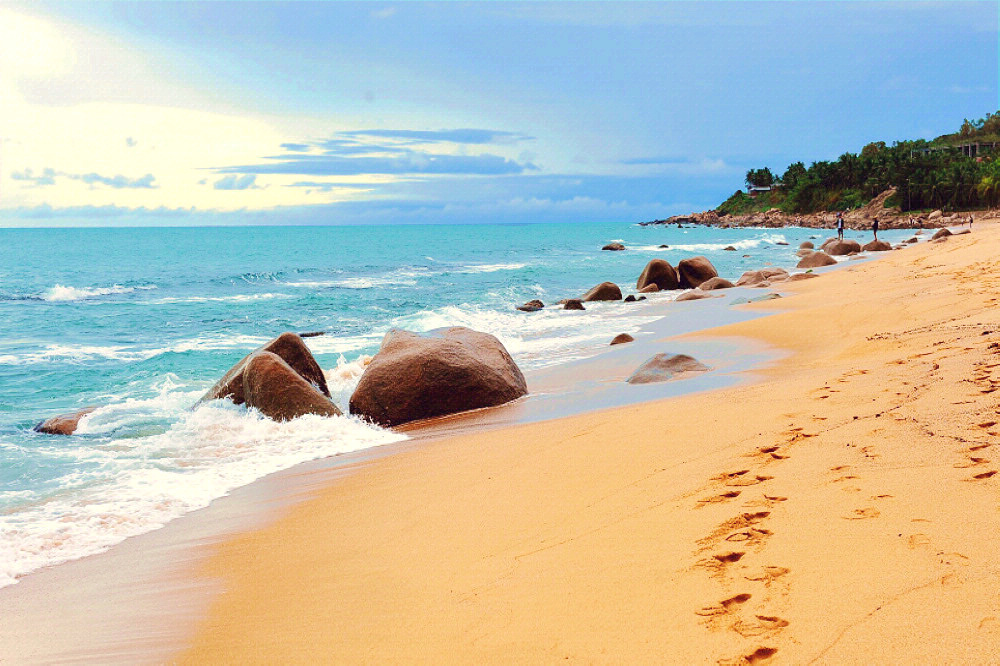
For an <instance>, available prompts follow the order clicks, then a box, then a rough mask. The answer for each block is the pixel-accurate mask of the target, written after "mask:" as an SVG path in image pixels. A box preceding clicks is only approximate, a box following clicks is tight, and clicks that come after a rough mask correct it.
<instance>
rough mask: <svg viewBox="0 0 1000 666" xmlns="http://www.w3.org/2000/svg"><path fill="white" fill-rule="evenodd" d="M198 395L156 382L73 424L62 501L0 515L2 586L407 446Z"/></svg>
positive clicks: (370, 430) (362, 430) (63, 447)
mask: <svg viewBox="0 0 1000 666" xmlns="http://www.w3.org/2000/svg"><path fill="white" fill-rule="evenodd" d="M335 374H336V373H335ZM340 374H341V375H343V376H344V377H345V378H347V377H349V376H351V374H352V371H349V370H342V371H341V373H340ZM202 390H203V389H202V388H199V389H198V390H194V391H188V390H186V389H185V388H183V387H178V386H176V385H175V384H173V383H172V382H169V381H167V382H164V384H163V386H162V391H161V392H160V394H159V395H157V396H155V397H152V398H149V399H144V400H140V399H131V400H126V401H124V402H122V403H119V404H114V405H109V406H106V407H101V408H99V409H98V410H96V411H95V412H93V413H92V414H90V415H89V416H87V417H85V418H84V419H83V420H81V423H80V428H79V430H78V434H80V435H83V436H84V438H85V439H84V441H85V442H86V445H80V446H76V447H73V446H72V439H71V440H70V442H66V441H61V442H60V446H58V447H52V450H51V455H53V456H61V457H65V456H67V455H75V456H76V457H77V458H78V460H79V463H80V464H79V465H78V466H77V467H79V468H80V469H77V470H75V471H73V472H71V473H68V474H67V475H66V476H65V477H64V478H62V479H60V480H59V485H60V488H61V489H62V491H61V492H59V493H57V494H54V495H52V496H49V497H38V498H35V501H34V502H32V503H23V499H24V498H23V495H24V493H23V492H22V493H21V494H20V495H19V500H20V501H19V504H20V507H19V508H17V509H13V510H8V511H7V512H5V513H3V514H2V515H0V586H3V585H9V584H11V583H14V582H16V581H17V578H18V577H19V576H23V575H24V574H26V573H28V572H30V571H34V570H35V569H38V568H40V567H43V566H48V565H52V564H56V563H59V562H63V561H67V560H71V559H76V558H79V557H83V556H86V555H90V554H93V553H98V552H101V551H104V550H107V549H108V548H110V547H111V546H112V545H114V544H116V543H118V542H120V541H122V540H124V539H126V538H128V537H130V536H134V535H137V534H142V533H144V532H148V531H150V530H153V529H156V528H158V527H161V526H162V525H164V524H165V523H167V522H169V521H170V520H173V519H174V518H177V517H178V516H181V515H183V514H185V513H188V512H190V511H193V510H195V509H199V508H202V507H204V506H207V505H208V504H209V503H210V502H211V501H212V500H214V499H216V498H218V497H222V496H223V495H225V494H227V493H228V492H230V491H231V490H232V489H234V488H237V487H239V486H243V485H246V484H247V483H250V482H251V481H253V480H255V479H258V478H260V477H262V476H264V475H266V474H269V473H272V472H275V471H277V470H281V469H286V468H288V467H291V466H292V465H295V464H298V463H301V462H305V461H308V460H314V459H317V458H321V457H326V456H331V455H336V454H339V453H346V452H350V451H356V450H360V449H364V448H369V447H372V446H379V445H382V444H387V443H389V442H394V441H399V440H402V439H405V436H403V435H399V434H396V433H392V432H389V431H386V430H381V429H378V428H375V427H373V426H371V425H368V424H366V423H363V422H361V421H360V420H358V419H355V418H351V417H334V418H321V417H318V416H311V415H310V416H304V417H301V418H298V419H295V420H293V421H289V422H287V423H278V422H275V421H272V420H270V419H267V418H265V417H263V416H261V415H260V414H259V413H258V412H256V411H254V410H247V409H244V408H242V407H237V406H234V405H233V404H232V403H229V402H228V401H214V402H211V403H206V404H202V405H200V406H198V407H197V408H196V409H194V410H191V409H189V408H190V405H191V404H192V403H193V402H194V401H195V400H196V399H197V398H198V396H200V394H201V391H202ZM73 439H75V436H74V438H73ZM101 440H104V441H103V443H100V444H97V442H101ZM43 453H44V451H43ZM82 470H85V471H82ZM67 490H71V492H67ZM4 495H6V493H4Z"/></svg>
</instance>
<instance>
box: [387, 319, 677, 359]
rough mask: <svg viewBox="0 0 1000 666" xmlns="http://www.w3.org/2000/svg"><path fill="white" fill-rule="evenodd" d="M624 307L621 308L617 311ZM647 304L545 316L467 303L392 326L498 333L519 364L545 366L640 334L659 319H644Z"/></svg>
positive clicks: (399, 321) (581, 355) (584, 354)
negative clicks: (615, 339) (621, 337)
mask: <svg viewBox="0 0 1000 666" xmlns="http://www.w3.org/2000/svg"><path fill="white" fill-rule="evenodd" d="M615 306H619V307H615ZM642 307H643V306H642V304H636V305H632V306H630V308H634V309H633V310H632V316H629V317H620V316H616V315H618V314H620V313H621V309H620V304H617V303H588V304H587V312H586V313H581V312H573V311H566V310H563V309H562V308H561V307H559V306H550V307H548V308H545V309H543V310H541V311H539V312H532V313H525V312H518V311H516V310H514V309H513V307H511V309H510V310H495V309H492V308H485V307H480V306H475V305H469V304H463V305H458V306H452V305H449V306H444V307H441V308H435V309H432V310H421V311H419V312H416V313H414V314H412V315H407V316H404V317H398V318H396V319H394V320H393V321H392V325H393V326H395V327H398V328H405V329H407V330H411V331H418V332H424V331H430V330H433V329H436V328H444V327H448V326H465V327H468V328H471V329H473V330H476V331H486V332H489V333H491V334H492V335H495V336H496V337H497V338H498V339H499V340H500V342H502V343H503V345H504V346H505V347H506V348H507V351H509V352H510V353H511V355H512V356H513V357H514V359H515V360H516V361H517V363H518V365H521V366H522V367H524V368H540V367H544V366H548V365H553V364H555V363H564V362H566V361H567V360H570V359H574V358H581V357H584V356H589V355H591V354H593V353H596V352H597V351H598V350H599V349H603V348H604V347H605V346H606V345H607V342H608V340H610V339H611V338H612V337H614V336H615V335H617V334H618V333H635V332H636V331H638V330H639V328H640V327H641V326H642V325H643V324H646V323H649V322H652V321H655V320H656V319H657V316H655V315H650V316H648V317H644V316H641V309H642Z"/></svg>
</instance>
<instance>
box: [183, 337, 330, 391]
mask: <svg viewBox="0 0 1000 666" xmlns="http://www.w3.org/2000/svg"><path fill="white" fill-rule="evenodd" d="M264 351H266V352H271V353H272V354H276V355H278V356H279V357H280V358H281V359H282V360H283V361H284V362H285V363H287V364H288V365H289V367H291V368H292V369H293V370H294V371H295V372H297V373H298V374H299V376H301V377H302V378H303V379H305V380H306V381H307V382H309V383H310V384H312V385H313V386H315V387H316V390H318V391H319V392H320V393H322V394H323V395H325V396H326V397H328V398H329V397H330V389H329V388H327V386H326V377H324V376H323V370H322V369H321V368H320V367H319V363H317V362H316V359H315V358H313V355H312V353H310V351H309V348H308V347H306V343H305V342H303V341H302V338H301V337H300V336H298V335H296V334H295V333H282V334H281V335H279V336H278V337H276V338H275V339H274V340H271V341H270V342H268V343H267V344H266V345H264V346H263V347H261V348H260V349H257V350H256V351H253V352H251V353H249V354H247V355H246V356H244V357H243V358H242V359H241V360H240V362H239V363H237V364H236V365H234V366H233V367H232V368H230V369H229V372H227V373H226V374H225V375H223V376H222V379H220V380H219V381H218V382H216V383H215V386H213V387H212V388H210V389H209V390H208V392H207V393H206V394H205V395H203V396H202V397H201V399H200V400H199V401H198V402H205V401H206V400H217V399H219V398H229V399H231V400H232V401H233V403H234V404H237V405H242V404H243V402H244V395H243V371H244V370H245V369H246V365H247V363H249V362H250V359H251V358H253V356H254V354H257V353H260V352H264Z"/></svg>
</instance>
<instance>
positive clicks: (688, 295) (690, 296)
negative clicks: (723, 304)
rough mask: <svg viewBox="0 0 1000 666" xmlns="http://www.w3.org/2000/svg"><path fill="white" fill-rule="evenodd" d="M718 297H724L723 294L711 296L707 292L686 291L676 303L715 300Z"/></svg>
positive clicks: (676, 299)
mask: <svg viewBox="0 0 1000 666" xmlns="http://www.w3.org/2000/svg"><path fill="white" fill-rule="evenodd" d="M716 295H718V296H722V294H710V293H708V292H707V291H700V290H698V289H692V290H691V291H686V292H684V293H683V294H681V295H680V296H678V297H677V298H675V299H674V303H682V302H683V301H700V300H701V299H703V298H713V297H714V296H716Z"/></svg>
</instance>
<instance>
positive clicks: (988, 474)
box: [970, 469, 997, 481]
mask: <svg viewBox="0 0 1000 666" xmlns="http://www.w3.org/2000/svg"><path fill="white" fill-rule="evenodd" d="M996 473H997V471H996V470H995V469H991V470H990V471H988V472H983V473H981V474H973V475H972V479H970V481H982V480H983V479H988V478H990V477H991V476H994V475H995V474H996Z"/></svg>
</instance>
